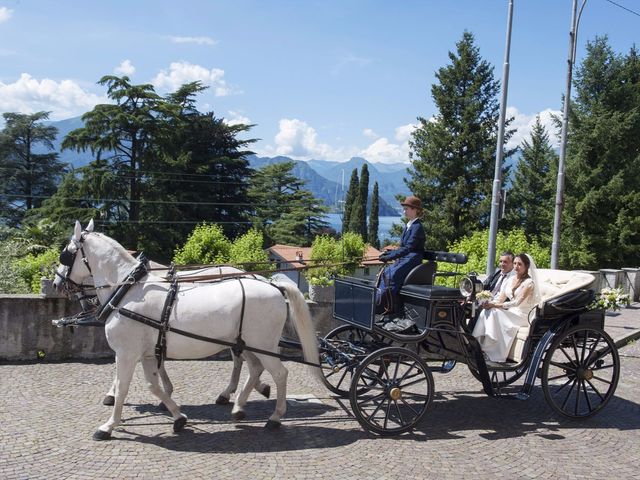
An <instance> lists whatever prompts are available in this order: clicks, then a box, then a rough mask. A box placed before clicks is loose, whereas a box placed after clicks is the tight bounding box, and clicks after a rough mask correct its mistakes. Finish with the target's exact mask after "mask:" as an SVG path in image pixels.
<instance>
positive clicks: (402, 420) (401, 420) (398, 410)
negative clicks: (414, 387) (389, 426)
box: [393, 400, 405, 425]
mask: <svg viewBox="0 0 640 480" xmlns="http://www.w3.org/2000/svg"><path fill="white" fill-rule="evenodd" d="M393 404H394V405H395V407H396V412H398V418H399V419H400V425H404V424H405V421H404V417H403V416H402V412H401V411H400V406H399V405H398V402H397V400H394V401H393Z"/></svg>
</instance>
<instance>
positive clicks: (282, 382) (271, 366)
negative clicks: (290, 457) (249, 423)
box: [259, 355, 289, 430]
mask: <svg viewBox="0 0 640 480" xmlns="http://www.w3.org/2000/svg"><path fill="white" fill-rule="evenodd" d="M259 357H260V361H261V363H262V365H264V367H265V368H266V369H267V371H268V372H269V373H270V374H271V376H272V377H273V381H274V382H275V384H276V409H275V411H274V412H273V414H272V415H271V416H270V417H269V420H268V421H267V423H266V425H265V428H267V429H268V430H275V429H276V428H278V427H279V426H280V424H281V419H282V417H284V414H285V413H286V411H287V375H288V374H289V371H288V370H287V369H286V368H285V366H284V365H283V364H282V361H281V360H280V359H279V358H277V357H271V356H267V355H260V356H259Z"/></svg>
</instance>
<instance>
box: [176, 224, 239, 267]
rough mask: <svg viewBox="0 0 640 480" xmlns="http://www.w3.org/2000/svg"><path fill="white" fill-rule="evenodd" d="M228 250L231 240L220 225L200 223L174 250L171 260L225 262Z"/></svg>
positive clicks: (183, 262) (227, 259)
mask: <svg viewBox="0 0 640 480" xmlns="http://www.w3.org/2000/svg"><path fill="white" fill-rule="evenodd" d="M239 250H240V248H239ZM230 252H231V242H230V241H229V239H228V238H227V237H226V236H225V235H224V231H223V230H222V227H220V226H219V225H210V224H202V225H198V226H197V227H196V228H195V229H194V230H193V232H192V233H191V235H189V238H188V239H187V242H186V243H185V244H184V246H182V247H181V248H178V249H177V250H176V252H175V254H174V256H173V262H174V263H176V264H178V265H189V264H199V265H209V264H220V263H227V262H228V261H229V257H230Z"/></svg>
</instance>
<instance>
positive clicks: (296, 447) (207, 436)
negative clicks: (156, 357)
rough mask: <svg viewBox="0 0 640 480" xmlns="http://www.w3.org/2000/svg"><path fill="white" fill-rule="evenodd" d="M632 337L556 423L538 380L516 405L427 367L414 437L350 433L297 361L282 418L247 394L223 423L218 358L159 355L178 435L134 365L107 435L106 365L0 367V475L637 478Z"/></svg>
mask: <svg viewBox="0 0 640 480" xmlns="http://www.w3.org/2000/svg"><path fill="white" fill-rule="evenodd" d="M639 343H640V342H635V343H632V344H630V345H628V346H626V347H624V348H623V349H622V350H621V351H620V353H621V355H622V357H621V358H622V374H621V380H620V384H619V386H618V389H617V392H616V397H615V398H614V399H613V400H612V401H611V403H610V404H609V405H608V406H607V408H606V409H605V410H604V411H603V412H601V413H600V414H599V415H597V416H596V417H594V418H592V419H590V420H586V421H578V422H574V421H568V420H559V419H558V418H557V417H555V416H554V415H553V414H552V411H551V409H550V408H549V407H548V406H547V404H546V403H545V401H544V398H543V395H542V392H541V390H540V389H539V388H536V389H535V390H534V394H533V396H532V398H531V399H530V400H528V401H527V402H520V401H515V400H506V399H492V398H488V397H486V396H485V395H484V394H483V393H482V392H481V389H480V387H479V384H478V383H477V382H476V381H475V380H474V379H473V377H472V376H471V374H470V373H469V372H468V371H467V370H466V368H465V367H464V366H458V367H456V368H455V369H454V370H453V372H451V373H449V374H447V375H442V374H437V375H436V376H435V384H436V392H437V394H436V398H435V401H434V404H433V406H432V408H431V411H430V412H429V414H428V415H427V416H426V417H425V419H423V421H422V422H421V423H420V425H419V428H418V429H417V430H416V431H415V433H412V434H407V435H403V436H400V437H396V438H380V437H376V436H373V435H371V434H368V433H366V432H364V431H363V430H362V429H361V428H360V426H359V424H358V423H357V422H356V421H355V419H354V418H353V417H352V415H351V414H350V412H349V408H348V402H347V403H346V404H343V403H342V402H341V401H338V400H337V399H335V398H333V397H331V396H329V395H328V393H327V390H326V389H324V387H322V386H319V385H316V384H314V383H313V381H312V380H311V379H310V378H309V377H308V375H307V372H306V371H305V369H304V367H301V366H300V365H299V364H294V363H291V362H288V363H287V368H289V370H290V374H289V396H294V395H313V396H315V398H317V401H318V402H319V403H315V402H308V401H307V402H304V401H298V402H296V401H291V402H289V409H288V412H287V417H286V420H285V423H284V425H283V427H282V428H281V429H280V430H279V431H275V432H269V431H266V430H265V429H263V425H264V422H265V421H266V419H267V417H268V416H269V415H270V413H271V412H272V410H273V408H274V401H273V400H263V399H261V398H260V397H259V396H258V395H257V394H252V396H251V398H250V402H249V405H248V407H247V414H248V417H247V419H246V420H245V421H243V422H240V423H231V422H230V421H229V413H230V408H231V407H229V406H216V405H215V404H213V399H214V398H215V396H216V395H217V393H219V392H220V391H221V390H222V388H223V385H224V384H225V383H226V380H227V379H228V376H229V373H230V370H231V364H230V362H228V361H180V362H179V361H172V362H168V364H167V369H168V371H169V374H170V375H171V377H172V378H173V381H174V384H175V387H176V391H175V393H174V398H175V399H176V400H177V401H178V403H179V404H181V405H182V408H183V412H184V413H186V414H187V415H188V416H189V418H190V421H189V424H188V426H187V428H186V430H185V431H184V432H181V433H179V434H174V433H173V432H172V422H171V419H170V418H169V417H168V416H166V415H165V414H164V413H163V412H162V411H160V410H159V409H158V408H157V407H155V406H152V405H150V402H151V401H152V400H153V399H152V398H151V396H150V394H149V393H148V392H147V391H146V389H145V388H144V386H143V377H142V372H141V369H140V368H138V369H137V370H136V375H135V378H134V381H133V383H132V388H131V391H130V393H129V397H128V399H127V404H126V406H125V408H124V418H125V419H126V422H125V423H124V424H123V425H122V426H121V427H119V428H118V429H117V430H116V431H114V439H112V440H110V441H106V442H95V441H93V440H92V439H91V435H92V433H93V432H94V430H95V429H96V428H97V427H98V426H99V425H100V424H102V423H104V422H105V421H106V419H107V418H108V416H109V414H110V409H109V408H108V407H104V406H102V405H101V403H100V402H101V400H102V396H103V395H104V393H105V391H106V389H107V388H108V386H109V383H110V381H111V378H112V375H113V372H114V368H113V365H111V364H108V363H104V364H95V363H59V364H22V365H0V478H3V479H40V478H42V479H52V478H55V479H64V478H73V479H93V478H100V479H105V478H153V479H159V478H172V479H181V478H188V479H199V478H207V479H210V478H216V479H224V478H234V479H238V478H251V479H261V478H268V479H271V478H286V479H291V478H294V479H295V478H300V479H307V478H331V479H343V478H358V479H369V478H371V479H380V478H385V479H387V478H388V479H396V478H397V479H403V480H405V479H407V478H437V479H448V478H452V479H453V478H456V479H457V478H472V479H474V480H475V479H483V478H487V479H489V478H490V479H496V478H525V479H526V478H535V479H538V478H615V479H618V480H619V479H627V478H629V479H630V478H638V463H639V461H640V435H639V431H640V346H639Z"/></svg>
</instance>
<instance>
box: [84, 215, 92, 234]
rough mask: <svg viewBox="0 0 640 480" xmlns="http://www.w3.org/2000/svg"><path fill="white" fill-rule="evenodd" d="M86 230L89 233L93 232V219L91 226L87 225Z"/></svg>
mask: <svg viewBox="0 0 640 480" xmlns="http://www.w3.org/2000/svg"><path fill="white" fill-rule="evenodd" d="M85 230H86V231H87V232H93V218H92V219H91V220H89V225H87V228H85Z"/></svg>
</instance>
